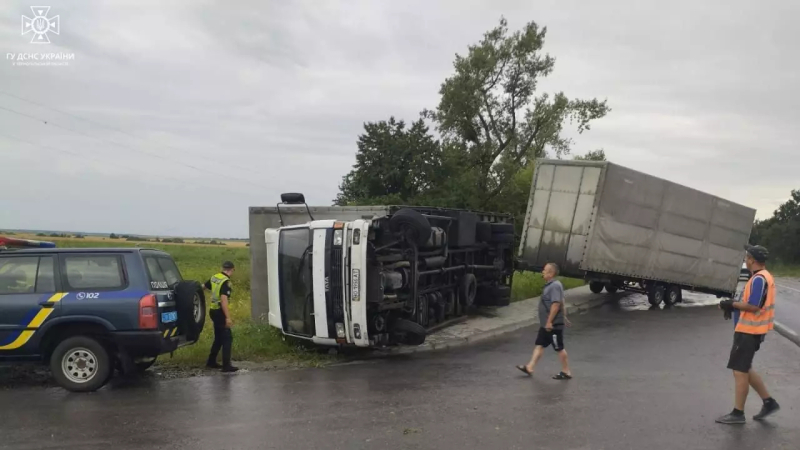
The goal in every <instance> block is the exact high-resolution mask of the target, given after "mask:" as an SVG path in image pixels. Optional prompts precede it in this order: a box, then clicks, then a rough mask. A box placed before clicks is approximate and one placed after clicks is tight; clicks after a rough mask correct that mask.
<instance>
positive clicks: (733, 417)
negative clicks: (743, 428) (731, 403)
mask: <svg viewBox="0 0 800 450" xmlns="http://www.w3.org/2000/svg"><path fill="white" fill-rule="evenodd" d="M716 422H717V423H724V424H729V425H733V424H742V423H745V422H747V419H745V418H744V414H742V415H739V414H734V413H728V414H725V415H724V416H722V417H720V418H718V419H717V420H716Z"/></svg>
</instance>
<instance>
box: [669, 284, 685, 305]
mask: <svg viewBox="0 0 800 450" xmlns="http://www.w3.org/2000/svg"><path fill="white" fill-rule="evenodd" d="M681 300H683V290H682V289H681V288H680V287H679V286H670V287H669V289H667V292H666V295H665V296H664V304H665V305H669V306H672V305H674V304H676V303H680V302H681Z"/></svg>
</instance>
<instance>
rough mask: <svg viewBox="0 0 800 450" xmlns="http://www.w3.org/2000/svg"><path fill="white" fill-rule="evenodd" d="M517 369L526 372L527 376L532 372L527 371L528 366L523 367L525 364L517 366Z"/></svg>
mask: <svg viewBox="0 0 800 450" xmlns="http://www.w3.org/2000/svg"><path fill="white" fill-rule="evenodd" d="M517 369H519V370H521V371H523V372H525V374H526V375H528V376H531V375H533V372H529V371H528V368H527V367H525V366H517Z"/></svg>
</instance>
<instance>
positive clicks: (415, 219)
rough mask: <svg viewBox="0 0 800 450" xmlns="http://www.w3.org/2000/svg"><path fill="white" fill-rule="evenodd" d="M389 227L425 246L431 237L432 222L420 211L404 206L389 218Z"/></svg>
mask: <svg viewBox="0 0 800 450" xmlns="http://www.w3.org/2000/svg"><path fill="white" fill-rule="evenodd" d="M389 227H390V228H391V230H392V231H394V232H395V233H402V234H403V235H404V236H405V237H406V239H408V240H409V241H411V242H413V243H415V244H416V245H419V246H423V245H425V244H427V243H428V239H430V237H431V224H430V222H428V219H427V218H426V217H425V216H423V215H422V214H421V213H420V212H419V211H415V210H413V209H410V208H404V209H401V210H400V211H397V212H396V213H394V215H392V217H391V218H390V219H389Z"/></svg>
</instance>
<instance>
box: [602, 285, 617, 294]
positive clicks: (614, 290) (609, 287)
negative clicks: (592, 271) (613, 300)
mask: <svg viewBox="0 0 800 450" xmlns="http://www.w3.org/2000/svg"><path fill="white" fill-rule="evenodd" d="M605 288H606V292H608V293H609V294H616V293H617V291H618V290H619V288H618V287H616V286H614V285H613V284H611V283H606V285H605Z"/></svg>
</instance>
